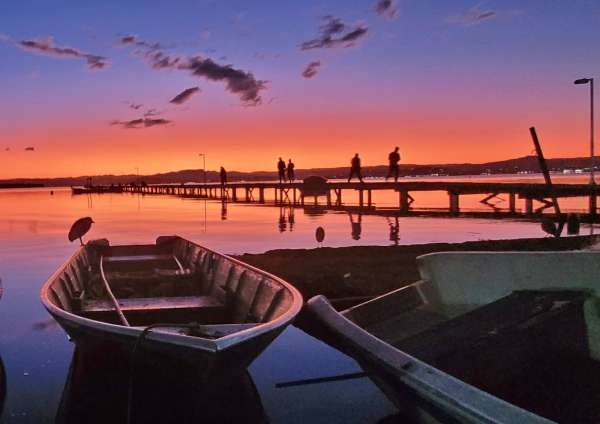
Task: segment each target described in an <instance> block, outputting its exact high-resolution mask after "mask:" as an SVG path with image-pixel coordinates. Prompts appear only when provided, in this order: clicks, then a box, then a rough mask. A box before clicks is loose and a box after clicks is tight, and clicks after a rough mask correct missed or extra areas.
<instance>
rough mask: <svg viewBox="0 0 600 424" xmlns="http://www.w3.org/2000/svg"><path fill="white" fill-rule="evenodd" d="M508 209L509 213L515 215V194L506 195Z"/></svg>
mask: <svg viewBox="0 0 600 424" xmlns="http://www.w3.org/2000/svg"><path fill="white" fill-rule="evenodd" d="M508 209H509V210H510V213H515V212H516V211H517V203H516V196H515V193H508Z"/></svg>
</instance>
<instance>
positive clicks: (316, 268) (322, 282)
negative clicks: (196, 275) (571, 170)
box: [238, 236, 600, 299]
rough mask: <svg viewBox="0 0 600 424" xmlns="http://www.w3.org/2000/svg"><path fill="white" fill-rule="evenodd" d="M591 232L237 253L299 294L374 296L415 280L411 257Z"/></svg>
mask: <svg viewBox="0 0 600 424" xmlns="http://www.w3.org/2000/svg"><path fill="white" fill-rule="evenodd" d="M599 240H600V239H599V238H598V237H597V236H578V237H565V238H558V239H556V238H534V239H517V240H494V241H487V240H485V241H473V242H465V243H432V244H419V245H409V246H389V247H388V246H359V247H338V248H331V247H322V248H319V249H282V250H271V251H268V252H265V253H261V254H244V255H240V256H238V258H239V259H240V260H242V261H244V262H247V263H249V264H251V265H254V266H256V267H258V268H261V269H264V270H267V271H269V272H271V273H273V274H275V275H278V276H280V277H282V278H284V279H285V280H287V281H289V282H291V283H293V284H294V285H295V286H296V287H298V289H299V290H300V291H301V292H302V294H303V295H304V298H305V299H309V298H310V297H312V296H314V295H316V294H324V295H326V296H328V297H331V298H338V297H347V296H368V295H378V294H382V293H385V292H388V291H390V290H393V289H395V288H398V287H402V286H404V285H406V284H408V283H411V282H414V281H416V280H418V279H419V272H418V270H417V266H416V262H415V259H416V257H417V256H419V255H424V254H426V253H433V252H441V251H465V250H478V251H481V250H492V251H507V250H522V251H534V250H577V249H585V248H588V247H590V246H591V245H593V244H595V243H597V242H598V241H599Z"/></svg>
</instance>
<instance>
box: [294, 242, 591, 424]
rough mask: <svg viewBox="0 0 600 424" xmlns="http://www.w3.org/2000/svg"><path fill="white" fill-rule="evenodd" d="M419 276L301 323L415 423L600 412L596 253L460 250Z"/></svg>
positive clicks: (559, 418)
mask: <svg viewBox="0 0 600 424" xmlns="http://www.w3.org/2000/svg"><path fill="white" fill-rule="evenodd" d="M417 262H418V266H419V271H420V274H421V280H420V281H418V282H416V283H414V284H411V285H409V286H407V287H404V288H401V289H398V290H395V291H393V292H391V293H388V294H386V295H383V296H380V297H377V298H375V299H373V300H370V301H367V302H364V303H362V304H359V305H356V306H354V307H351V308H348V309H346V310H344V311H341V312H338V311H336V310H335V309H334V308H333V307H332V306H331V304H330V303H329V302H328V301H327V299H326V298H324V297H323V296H317V297H314V298H312V299H311V300H309V301H308V302H307V304H306V305H305V308H304V310H303V312H302V314H301V316H300V318H301V319H300V320H299V325H300V326H301V328H303V329H304V330H305V331H307V332H308V333H310V334H312V335H313V336H315V337H317V338H319V339H321V340H323V341H325V342H326V343H328V344H330V345H332V346H333V347H336V348H337V349H339V350H341V351H342V352H345V353H347V354H348V355H350V356H352V357H353V358H355V359H356V360H357V361H358V362H359V363H360V364H361V366H362V367H363V369H364V370H365V372H366V373H367V375H368V376H369V377H370V378H371V379H372V380H373V381H374V382H375V383H376V384H377V385H378V386H379V387H380V388H381V389H382V391H383V392H384V393H385V394H386V395H387V396H388V397H389V399H390V400H391V401H393V402H394V403H395V404H396V405H397V407H398V408H399V410H400V411H401V413H402V414H403V415H406V416H407V417H408V418H409V419H411V420H415V421H418V422H438V423H441V422H460V423H550V422H561V423H562V422H573V423H592V422H596V423H597V422H600V297H598V293H597V288H600V252H592V251H587V252H586V251H570V252H462V253H458V252H452V253H434V254H428V255H424V256H420V257H419V258H417Z"/></svg>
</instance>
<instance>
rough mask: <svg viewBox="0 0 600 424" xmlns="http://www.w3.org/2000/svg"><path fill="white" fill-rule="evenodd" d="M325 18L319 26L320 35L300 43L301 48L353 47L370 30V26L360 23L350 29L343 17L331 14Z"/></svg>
mask: <svg viewBox="0 0 600 424" xmlns="http://www.w3.org/2000/svg"><path fill="white" fill-rule="evenodd" d="M323 19H324V21H325V22H324V24H323V25H321V27H320V28H319V31H320V34H319V37H318V38H315V39H313V40H309V41H305V42H304V43H302V44H300V49H301V50H312V49H322V48H332V47H342V48H346V47H352V46H354V45H355V44H356V42H357V41H358V40H360V39H361V38H363V37H364V36H365V35H367V32H368V28H367V27H366V26H364V25H358V26H356V27H355V28H354V29H352V30H348V26H347V25H346V24H345V23H344V22H342V20H341V19H339V18H335V17H333V16H330V15H328V16H325V17H324V18H323ZM344 32H345V33H344Z"/></svg>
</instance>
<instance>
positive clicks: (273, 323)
mask: <svg viewBox="0 0 600 424" xmlns="http://www.w3.org/2000/svg"><path fill="white" fill-rule="evenodd" d="M174 237H176V239H179V240H183V241H185V242H187V243H190V244H191V245H194V246H196V247H198V248H199V249H201V250H204V251H206V252H208V253H212V254H215V255H217V256H219V257H221V258H223V259H225V260H227V261H230V262H231V263H233V265H238V266H241V267H243V268H245V269H247V270H250V271H253V272H256V273H258V274H259V275H261V276H262V277H265V278H267V279H270V280H274V281H276V282H277V283H278V284H280V285H281V286H282V287H283V288H285V289H287V290H288V291H289V292H290V294H291V296H292V303H291V305H290V307H289V308H288V309H287V310H286V311H285V312H284V313H282V314H281V315H280V316H278V317H277V318H275V319H273V320H270V321H267V322H264V323H259V324H258V325H256V326H255V327H252V328H248V329H245V330H241V331H239V332H235V333H232V334H227V335H225V336H223V337H219V338H218V339H208V338H204V337H196V336H188V335H185V334H172V333H161V332H160V331H151V332H149V333H148V335H147V336H146V339H148V340H154V341H157V342H164V343H171V344H177V345H181V346H185V347H190V348H199V349H203V350H208V351H214V352H216V351H220V350H225V349H227V348H229V347H231V346H234V345H237V344H240V343H243V342H245V341H247V340H251V339H253V338H256V337H258V336H261V335H263V334H266V333H269V332H271V331H275V330H277V329H278V328H282V327H285V326H286V325H288V324H291V322H292V321H293V320H294V318H295V317H296V316H297V315H298V313H299V312H300V310H301V308H302V305H303V303H304V301H303V298H302V295H301V294H300V292H299V291H298V289H296V288H295V287H294V286H293V285H292V284H290V283H288V282H287V281H285V280H283V279H282V278H279V277H277V276H275V275H273V274H271V273H269V272H266V271H264V270H261V269H259V268H256V267H254V266H252V265H249V264H247V263H245V262H242V261H240V260H238V259H235V258H232V257H231V256H228V255H225V254H223V253H220V252H217V251H215V250H213V249H210V248H208V247H205V246H201V245H199V244H197V243H195V242H193V241H191V240H188V239H184V238H183V237H180V236H174ZM148 245H150V246H155V245H156V244H154V245H151V244H137V245H115V246H148ZM86 246H87V245H86ZM86 246H80V247H79V248H78V249H77V250H76V251H75V252H74V253H73V254H72V255H71V256H70V257H69V258H68V259H67V260H66V261H65V262H64V263H63V264H62V265H61V266H60V267H59V268H58V269H57V270H56V271H55V272H53V273H52V275H51V276H50V277H49V278H48V279H47V280H46V281H45V282H44V284H43V285H42V287H41V289H40V298H41V301H42V304H43V305H44V307H45V308H46V310H48V312H49V313H50V314H51V315H52V316H53V317H55V319H56V317H59V318H61V319H64V320H66V321H68V322H72V323H75V324H78V325H81V326H82V327H85V328H92V329H94V330H98V331H103V332H107V333H112V334H118V335H122V336H128V337H134V338H137V337H139V335H140V334H141V333H142V331H143V330H144V328H145V327H137V326H136V327H125V326H123V325H119V324H111V323H107V322H103V321H98V320H93V319H90V318H85V317H82V316H81V315H77V314H75V313H72V312H69V311H67V310H64V309H62V308H60V307H58V306H57V305H55V304H54V303H52V302H51V301H50V299H49V297H48V291H49V290H50V287H52V286H53V285H54V284H55V283H56V282H57V281H58V279H59V278H60V276H61V275H63V273H64V272H65V270H66V268H67V267H68V266H69V264H71V263H72V262H73V260H74V259H76V258H77V257H78V256H79V255H80V254H81V252H82V251H83V250H85V248H86Z"/></svg>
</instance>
